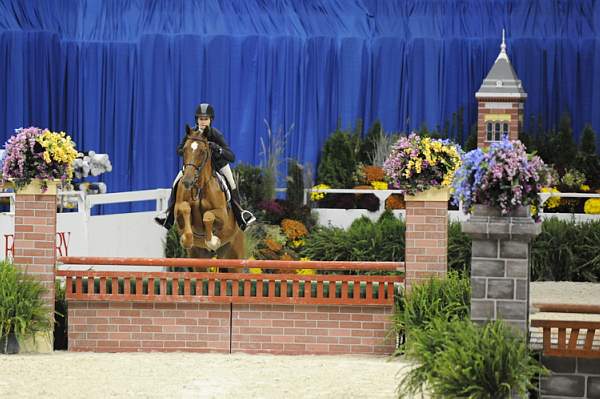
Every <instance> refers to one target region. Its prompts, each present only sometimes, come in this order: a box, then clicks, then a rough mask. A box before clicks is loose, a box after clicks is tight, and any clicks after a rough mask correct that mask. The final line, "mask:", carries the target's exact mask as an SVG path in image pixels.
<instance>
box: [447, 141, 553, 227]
mask: <svg viewBox="0 0 600 399" xmlns="http://www.w3.org/2000/svg"><path fill="white" fill-rule="evenodd" d="M550 180H551V177H550V173H549V171H548V168H547V167H546V166H545V164H544V161H542V159H541V158H540V157H538V156H534V155H528V154H527V152H526V151H525V146H524V145H523V144H522V143H521V142H520V141H518V140H515V141H510V140H508V138H507V137H504V139H503V140H502V141H500V142H496V143H492V145H491V146H490V147H488V148H485V149H480V148H478V149H475V150H473V151H470V152H468V153H467V154H466V155H465V156H464V158H463V163H462V166H461V167H460V168H459V169H458V171H457V172H456V175H455V178H454V182H453V188H454V201H455V202H457V203H458V202H462V205H463V210H464V211H465V213H470V212H472V211H473V209H474V207H475V205H478V206H480V209H481V210H483V209H484V208H483V207H485V208H488V210H489V208H492V210H490V211H492V213H495V214H497V215H498V216H508V215H511V214H515V213H516V212H517V211H518V212H519V214H520V215H521V216H523V213H524V212H525V213H526V212H527V211H528V210H527V209H525V208H524V207H527V206H529V207H535V209H539V206H540V197H539V195H538V194H539V193H540V191H541V190H542V187H543V186H548V185H549V184H550V183H551V181H550ZM490 216H491V214H490Z"/></svg>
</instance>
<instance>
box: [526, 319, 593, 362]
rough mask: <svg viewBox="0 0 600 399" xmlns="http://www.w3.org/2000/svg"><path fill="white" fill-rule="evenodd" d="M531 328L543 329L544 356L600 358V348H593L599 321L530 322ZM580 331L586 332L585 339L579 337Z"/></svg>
mask: <svg viewBox="0 0 600 399" xmlns="http://www.w3.org/2000/svg"><path fill="white" fill-rule="evenodd" d="M531 326H532V327H542V328H543V333H544V338H543V348H544V349H543V350H544V355H548V356H560V357H567V356H568V357H588V358H600V347H599V346H598V345H595V346H594V337H595V335H596V330H599V331H600V321H574V320H532V321H531ZM567 330H569V335H568V339H567ZM581 330H586V333H585V337H583V336H582V337H580V336H579V335H580V331H581ZM582 335H583V334H582Z"/></svg>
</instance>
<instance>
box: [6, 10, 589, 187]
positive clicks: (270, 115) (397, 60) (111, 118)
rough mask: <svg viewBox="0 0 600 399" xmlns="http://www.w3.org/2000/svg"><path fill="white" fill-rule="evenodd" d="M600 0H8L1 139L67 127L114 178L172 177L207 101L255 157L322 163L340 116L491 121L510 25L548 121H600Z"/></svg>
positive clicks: (251, 159)
mask: <svg viewBox="0 0 600 399" xmlns="http://www.w3.org/2000/svg"><path fill="white" fill-rule="evenodd" d="M599 21H600V6H598V3H597V2H595V1H593V0H569V1H566V0H564V1H563V0H561V1H558V0H557V1H547V0H528V1H521V0H489V1H481V0H429V1H422V0H403V1H390V0H305V1H294V0H246V1H243V2H242V1H216V0H215V1H209V0H205V1H192V0H155V1H149V0H129V1H117V0H107V1H95V0H54V1H44V0H31V1H26V0H5V1H3V2H2V3H0V77H1V79H0V139H2V141H5V140H6V139H7V138H8V137H9V136H10V135H11V134H12V132H13V131H14V129H15V128H18V127H21V126H29V125H36V126H41V127H49V128H52V129H54V130H64V131H66V132H68V133H69V134H70V135H71V136H73V138H74V140H75V141H76V142H77V144H78V147H79V148H80V149H81V150H95V151H97V152H106V153H108V154H109V155H110V158H111V160H112V162H113V166H114V169H113V172H111V173H109V174H106V175H105V176H103V178H102V179H103V180H104V181H105V182H106V183H107V184H108V187H109V190H110V191H126V190H132V189H149V188H155V187H167V186H169V185H170V182H171V179H172V178H173V176H174V175H175V173H176V171H177V169H178V167H179V162H180V161H179V159H178V157H177V156H176V154H175V146H176V145H177V143H178V141H179V140H180V138H181V136H182V134H183V132H184V126H185V124H186V123H189V124H193V123H194V121H193V113H194V109H195V106H196V104H197V103H199V102H200V101H208V102H211V103H213V104H214V106H215V108H216V113H217V116H216V119H215V126H216V127H218V128H219V129H220V130H222V131H223V132H224V134H225V137H226V139H227V140H228V141H229V142H230V144H231V146H232V148H233V149H234V151H235V152H236V154H237V158H238V160H239V161H244V162H248V163H252V164H258V163H260V162H261V160H262V159H263V156H262V155H261V151H262V145H261V141H262V142H268V136H269V134H268V130H269V129H270V130H271V134H272V135H277V133H278V132H280V131H282V132H283V135H282V137H283V138H284V143H283V144H284V155H285V156H286V157H293V158H296V159H299V160H300V161H302V162H305V163H311V164H312V165H313V167H314V166H316V163H317V160H318V157H319V151H320V148H321V146H322V144H323V142H324V141H325V140H326V138H327V136H328V135H329V133H330V132H331V131H332V130H334V129H335V127H336V126H337V125H338V124H341V126H342V127H351V126H353V125H354V123H355V121H356V120H357V119H358V118H360V119H362V120H363V121H364V124H365V125H366V126H369V125H371V124H372V123H373V122H374V121H375V120H377V119H379V120H380V121H381V122H382V124H383V126H384V129H385V130H386V131H407V130H409V129H414V128H419V127H420V126H421V125H423V124H427V126H428V127H429V128H430V129H432V128H435V127H436V126H439V127H440V129H443V127H444V126H449V125H451V124H452V118H453V114H455V113H457V112H458V111H459V110H460V109H462V111H463V123H462V126H463V130H462V131H461V132H459V135H462V136H465V135H467V134H468V130H469V126H470V125H471V124H472V123H474V122H475V120H476V102H475V98H474V93H475V92H476V91H477V89H478V88H479V85H480V84H481V81H482V79H483V77H484V76H485V75H486V74H487V72H488V70H489V69H490V67H491V65H492V64H493V62H494V60H495V58H496V56H497V54H498V51H499V44H500V37H501V30H502V28H505V29H506V30H507V34H508V37H507V42H508V43H507V44H508V51H509V55H510V58H511V61H512V63H513V65H514V68H515V70H516V71H517V74H518V75H519V78H520V79H521V80H522V81H523V85H524V88H525V90H526V91H527V92H528V94H529V97H528V99H527V102H526V105H525V110H526V115H527V117H526V125H527V122H528V121H529V116H531V115H534V116H536V117H537V115H538V114H539V115H541V116H542V118H543V120H544V122H545V123H546V125H547V126H549V125H552V124H555V123H556V121H557V120H558V117H559V116H560V113H561V112H563V111H565V110H568V111H569V112H570V113H571V115H572V118H573V124H574V128H575V132H576V133H578V132H579V131H580V130H581V129H582V128H583V125H584V124H585V123H592V125H593V126H594V128H595V129H596V130H600V113H599V112H594V111H595V110H597V109H598V108H599V107H600V80H599V79H596V76H598V75H600V40H599V38H598V35H597V33H596V32H597V30H598V26H599V24H598V22H599Z"/></svg>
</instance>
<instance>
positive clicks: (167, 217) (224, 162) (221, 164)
mask: <svg viewBox="0 0 600 399" xmlns="http://www.w3.org/2000/svg"><path fill="white" fill-rule="evenodd" d="M214 119H215V110H214V108H213V106H212V105H210V104H207V103H202V104H200V105H198V107H197V108H196V124H197V125H196V130H197V131H200V132H202V134H203V135H204V136H205V137H206V138H207V140H208V144H209V145H210V152H211V155H212V156H211V160H212V165H213V168H215V169H216V170H218V171H219V172H220V174H221V175H223V177H225V180H227V184H228V185H229V189H230V191H231V203H232V207H231V208H232V209H233V213H234V215H235V220H236V221H237V223H238V225H239V226H240V228H241V229H242V230H246V228H247V227H248V226H249V225H250V224H251V223H254V222H255V221H256V218H255V217H254V215H253V214H252V213H251V212H250V211H248V210H245V209H243V208H242V206H241V201H240V193H239V191H238V188H237V185H236V183H235V180H234V178H233V174H232V173H231V168H230V167H229V163H230V162H234V161H235V154H234V153H233V151H231V148H229V145H227V142H226V141H225V138H224V137H223V133H221V132H220V131H219V130H217V129H216V128H214V127H212V126H211V125H212V121H213V120H214ZM185 140H186V139H185V137H184V138H183V140H182V141H181V143H180V144H179V145H178V146H177V154H178V155H179V156H182V155H183V146H184V145H185ZM182 175H183V173H182V171H179V173H178V174H177V177H175V181H174V182H173V189H172V190H171V196H170V197H169V205H168V208H167V210H166V212H164V213H162V214H161V215H159V216H157V217H155V218H154V220H155V221H156V223H158V224H160V225H161V226H163V227H165V228H166V229H170V228H171V226H173V222H174V217H175V215H174V213H175V212H174V208H175V198H176V193H177V184H178V183H179V180H180V179H181V176H182Z"/></svg>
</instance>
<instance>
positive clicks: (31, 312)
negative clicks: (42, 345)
mask: <svg viewBox="0 0 600 399" xmlns="http://www.w3.org/2000/svg"><path fill="white" fill-rule="evenodd" d="M45 292H46V289H45V288H44V286H43V285H42V284H41V283H40V282H39V281H37V280H36V279H34V278H33V277H32V276H30V275H29V274H27V273H25V272H23V271H21V270H19V269H17V268H16V267H15V266H14V265H13V264H12V263H9V262H6V261H3V262H0V341H2V342H3V343H4V345H5V347H4V348H0V349H1V350H2V351H5V350H6V345H7V343H8V339H6V338H7V337H8V336H9V335H10V334H15V335H16V336H17V337H18V338H28V337H33V336H35V334H36V333H38V332H47V333H49V332H50V331H51V330H52V326H53V324H54V315H53V314H52V311H51V309H50V308H49V307H48V306H47V305H46V303H45V302H44V300H43V299H42V296H43V295H44V293H45Z"/></svg>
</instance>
